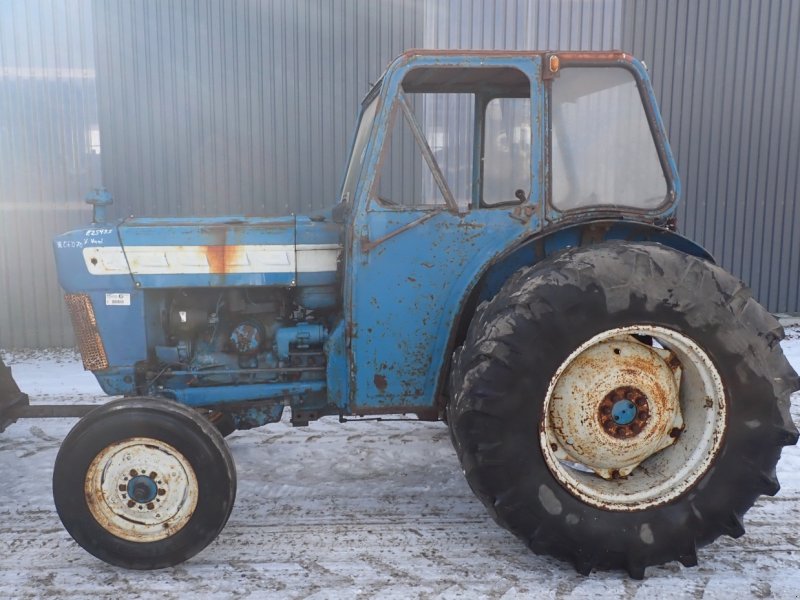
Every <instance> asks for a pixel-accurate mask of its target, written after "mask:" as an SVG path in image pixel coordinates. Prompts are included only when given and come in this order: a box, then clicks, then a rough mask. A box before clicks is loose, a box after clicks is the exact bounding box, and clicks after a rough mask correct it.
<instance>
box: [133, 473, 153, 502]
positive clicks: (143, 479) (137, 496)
mask: <svg viewBox="0 0 800 600" xmlns="http://www.w3.org/2000/svg"><path fill="white" fill-rule="evenodd" d="M156 494H158V486H157V485H156V482H155V481H153V480H152V479H150V478H149V477H148V476H147V475H137V476H136V477H134V478H132V479H131V480H130V481H129V482H128V497H129V498H130V499H131V500H133V501H134V502H138V503H139V504H147V503H148V502H152V501H153V500H154V499H155V497H156Z"/></svg>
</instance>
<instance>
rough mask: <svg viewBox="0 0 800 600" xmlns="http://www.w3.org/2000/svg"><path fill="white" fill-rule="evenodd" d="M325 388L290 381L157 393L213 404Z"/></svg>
mask: <svg viewBox="0 0 800 600" xmlns="http://www.w3.org/2000/svg"><path fill="white" fill-rule="evenodd" d="M323 391H325V382H324V381H290V382H282V383H261V384H255V385H217V386H213V387H192V388H182V389H165V390H162V391H161V392H160V395H162V396H164V397H166V398H172V399H173V400H178V401H179V402H183V403H184V404H187V405H188V406H217V405H223V404H229V403H234V402H251V401H253V402H255V401H261V400H268V399H271V398H284V397H289V396H302V395H304V394H309V393H316V392H323Z"/></svg>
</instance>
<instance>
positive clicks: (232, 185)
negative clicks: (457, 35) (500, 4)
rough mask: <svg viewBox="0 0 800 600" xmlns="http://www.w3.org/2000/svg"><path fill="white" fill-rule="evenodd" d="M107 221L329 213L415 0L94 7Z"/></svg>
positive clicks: (407, 30) (414, 23)
mask: <svg viewBox="0 0 800 600" xmlns="http://www.w3.org/2000/svg"><path fill="white" fill-rule="evenodd" d="M94 9H95V20H96V23H97V39H98V56H97V69H98V83H99V86H100V89H99V93H100V97H101V102H100V123H101V128H102V130H103V132H104V134H105V135H107V136H108V139H109V146H110V149H109V151H108V153H106V154H104V156H103V176H104V183H105V185H106V187H107V188H109V189H110V190H111V191H112V192H113V194H114V197H115V210H114V211H113V214H115V215H116V216H121V215H123V214H129V213H134V214H137V215H157V216H161V215H200V216H204V215H222V214H229V213H245V214H260V215H264V214H286V213H289V212H305V211H310V210H313V209H318V208H323V207H326V206H330V205H332V204H333V203H334V202H335V200H336V194H337V192H338V187H339V184H340V180H341V174H342V171H343V169H344V163H345V159H346V156H345V154H346V149H347V147H348V142H349V138H350V135H351V133H352V128H353V126H354V122H355V116H356V111H357V109H358V104H359V102H360V100H361V98H362V97H363V95H364V94H365V93H366V91H367V90H368V89H369V83H370V81H374V79H375V78H376V77H377V76H378V75H379V74H380V73H381V71H382V70H383V69H384V67H385V66H386V64H387V63H388V62H389V61H390V60H391V59H392V58H394V56H396V55H397V54H399V53H400V52H402V51H403V50H404V49H405V48H407V47H411V46H414V45H416V43H417V33H418V31H420V29H421V20H422V12H421V6H420V5H419V4H415V3H408V4H400V5H398V4H397V3H374V2H369V1H367V0H342V1H339V2H314V1H310V0H307V1H303V2H295V1H290V0H276V1H272V2H266V1H264V2H236V3H222V2H214V1H210V0H204V1H199V2H183V3H177V2H152V1H142V0H139V1H138V2H129V1H127V0H117V1H111V2H105V1H103V2H95V4H94Z"/></svg>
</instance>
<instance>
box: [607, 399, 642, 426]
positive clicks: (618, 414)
mask: <svg viewBox="0 0 800 600" xmlns="http://www.w3.org/2000/svg"><path fill="white" fill-rule="evenodd" d="M611 418H612V419H614V423H616V424H617V425H630V424H631V423H632V422H633V420H634V419H635V418H636V405H635V404H634V403H633V402H631V401H630V400H628V399H627V398H626V399H624V400H617V401H616V402H614V406H612V407H611Z"/></svg>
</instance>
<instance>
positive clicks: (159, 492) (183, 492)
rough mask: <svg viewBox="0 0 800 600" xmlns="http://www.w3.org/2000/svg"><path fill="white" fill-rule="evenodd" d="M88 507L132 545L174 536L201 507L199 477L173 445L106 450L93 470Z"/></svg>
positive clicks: (129, 443) (135, 443) (149, 443)
mask: <svg viewBox="0 0 800 600" xmlns="http://www.w3.org/2000/svg"><path fill="white" fill-rule="evenodd" d="M84 490H85V494H86V504H87V505H88V507H89V511H90V512H91V513H92V516H93V517H94V518H95V520H96V521H97V522H98V523H99V524H100V525H101V526H102V527H103V528H104V529H105V530H107V531H108V532H110V533H112V534H113V535H116V536H117V537H120V538H122V539H125V540H129V541H132V542H154V541H158V540H162V539H165V538H167V537H169V536H171V535H174V534H175V533H176V532H177V531H179V530H180V529H182V528H183V526H184V525H186V523H187V522H188V521H189V519H190V518H191V516H192V514H193V513H194V510H195V508H196V506H197V477H196V476H195V472H194V469H193V468H192V466H191V464H190V463H189V461H188V460H187V459H186V457H185V456H183V455H182V454H181V453H180V452H178V451H177V450H176V449H175V448H173V447H172V446H170V445H169V444H167V443H165V442H162V441H161V440H156V439H152V438H130V439H127V440H124V441H122V442H117V443H115V444H111V445H109V446H107V447H105V448H104V449H103V450H102V451H101V452H100V453H99V454H98V455H97V456H96V457H95V459H94V460H93V461H92V463H91V464H90V465H89V469H88V471H87V472H86V479H85V483H84Z"/></svg>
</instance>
